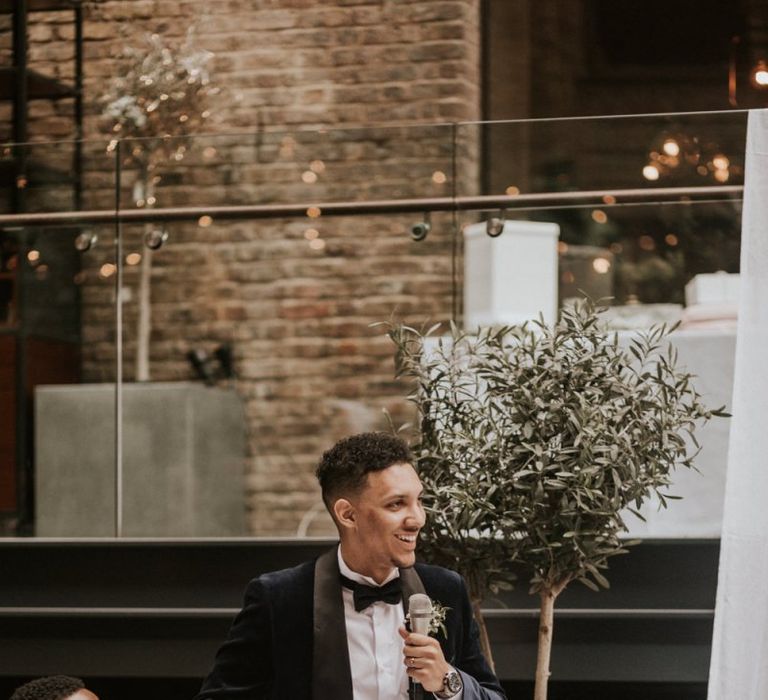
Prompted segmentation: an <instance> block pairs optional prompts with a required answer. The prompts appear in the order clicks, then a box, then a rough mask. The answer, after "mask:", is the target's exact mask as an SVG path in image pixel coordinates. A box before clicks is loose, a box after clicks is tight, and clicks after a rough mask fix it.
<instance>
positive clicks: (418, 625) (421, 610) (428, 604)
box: [408, 593, 432, 634]
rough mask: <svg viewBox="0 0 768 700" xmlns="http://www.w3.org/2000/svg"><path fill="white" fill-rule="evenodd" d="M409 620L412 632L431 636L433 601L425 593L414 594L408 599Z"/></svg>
mask: <svg viewBox="0 0 768 700" xmlns="http://www.w3.org/2000/svg"><path fill="white" fill-rule="evenodd" d="M408 618H409V619H410V621H411V632H416V634H429V621H430V620H431V619H432V601H431V600H430V599H429V596H428V595H425V594H424V593H414V594H413V595H412V596H411V597H410V598H408Z"/></svg>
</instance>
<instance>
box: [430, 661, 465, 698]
mask: <svg viewBox="0 0 768 700" xmlns="http://www.w3.org/2000/svg"><path fill="white" fill-rule="evenodd" d="M462 690H464V683H463V682H462V680H461V674H460V673H459V672H458V671H457V670H456V669H455V668H452V669H451V670H450V671H448V673H446V674H445V676H443V687H442V688H440V690H437V691H435V693H434V695H435V697H436V698H440V700H448V698H452V697H453V696H454V695H457V694H458V693H460V692H461V691H462Z"/></svg>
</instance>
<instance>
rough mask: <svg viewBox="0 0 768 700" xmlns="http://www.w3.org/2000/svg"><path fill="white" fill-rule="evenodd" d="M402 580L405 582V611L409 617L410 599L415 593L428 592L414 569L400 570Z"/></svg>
mask: <svg viewBox="0 0 768 700" xmlns="http://www.w3.org/2000/svg"><path fill="white" fill-rule="evenodd" d="M400 580H401V581H402V582H403V610H404V611H405V614H406V615H407V614H408V602H409V598H410V597H411V596H412V595H413V594H414V593H426V591H425V590H424V584H423V583H422V582H421V578H419V575H418V574H417V573H416V569H414V568H413V567H410V568H408V569H400Z"/></svg>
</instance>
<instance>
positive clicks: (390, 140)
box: [0, 0, 480, 535]
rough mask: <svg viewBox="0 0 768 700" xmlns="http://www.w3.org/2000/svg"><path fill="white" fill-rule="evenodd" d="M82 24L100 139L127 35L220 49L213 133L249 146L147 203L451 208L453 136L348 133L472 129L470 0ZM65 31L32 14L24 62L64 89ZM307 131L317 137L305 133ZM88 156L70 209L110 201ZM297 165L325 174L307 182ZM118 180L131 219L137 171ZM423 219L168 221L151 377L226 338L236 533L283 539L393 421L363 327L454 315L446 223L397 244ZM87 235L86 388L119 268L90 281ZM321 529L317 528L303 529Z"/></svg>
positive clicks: (109, 349)
mask: <svg viewBox="0 0 768 700" xmlns="http://www.w3.org/2000/svg"><path fill="white" fill-rule="evenodd" d="M86 17H87V18H86V22H85V26H84V35H85V45H84V52H85V53H84V55H85V103H86V111H87V116H86V122H85V133H86V137H89V138H96V139H105V138H106V137H105V136H103V135H101V134H100V133H99V132H98V125H97V121H98V120H97V116H98V108H97V106H96V99H97V97H98V95H99V94H100V92H101V90H102V89H103V85H104V82H105V81H106V80H108V79H109V78H110V76H111V75H113V74H114V72H115V71H116V70H118V69H119V68H118V65H117V63H116V61H115V59H114V56H115V55H117V53H118V51H119V49H120V47H121V45H122V44H124V43H125V42H126V41H131V42H137V41H138V39H139V37H140V35H141V33H142V32H144V31H148V32H157V33H159V34H162V35H163V36H167V37H180V36H181V35H182V34H183V33H184V31H185V30H186V28H187V27H188V26H189V25H190V24H191V23H194V22H195V21H197V22H198V24H199V26H200V28H201V31H200V34H199V38H198V41H197V43H198V45H199V46H200V47H201V48H205V49H208V50H210V51H212V52H214V53H215V61H214V66H213V72H214V74H215V80H216V81H217V82H218V83H219V84H220V85H222V86H223V87H224V88H225V90H224V92H223V93H222V95H221V96H220V98H219V99H218V103H217V104H215V105H214V107H213V111H214V117H213V118H212V120H211V123H210V130H211V131H212V132H215V133H220V134H225V133H231V132H233V131H239V132H248V133H249V134H250V135H244V136H241V137H237V138H230V137H223V136H222V137H210V138H204V139H199V140H198V141H196V142H195V143H191V144H190V148H189V152H188V155H187V157H186V158H185V159H184V161H182V162H180V163H173V164H164V165H163V166H161V167H160V168H159V169H158V171H157V174H159V175H160V178H161V180H160V182H159V183H158V185H157V206H173V205H184V204H195V205H200V204H206V203H208V204H235V203H243V202H275V201H278V202H295V201H306V202H316V201H323V200H334V199H335V200H366V199H381V198H390V197H392V198H398V197H418V196H433V195H439V196H444V195H448V194H450V193H451V191H452V189H453V183H452V180H451V176H452V138H453V135H452V129H451V127H449V126H444V127H435V128H432V127H428V128H427V127H425V128H416V127H414V128H408V129H405V128H403V129H394V130H393V129H389V128H382V129H378V130H369V129H366V128H363V129H361V127H369V126H370V125H373V124H378V125H394V124H402V123H409V124H434V123H437V122H455V121H461V120H475V119H478V118H480V78H479V70H480V65H479V64H480V61H479V51H480V50H479V43H480V37H479V2H478V0H428V1H421V2H412V1H408V0H397V1H395V0H335V1H333V2H330V1H325V2H317V1H314V0H313V1H311V2H310V1H305V0H273V1H271V2H267V1H262V2H254V1H252V0H221V1H217V0H207V1H205V2H202V1H196V0H195V1H192V0H190V1H186V2H181V1H179V0H174V1H171V0H152V1H150V0H134V1H131V2H125V1H113V0H104V1H102V2H94V3H91V4H90V5H89V7H88V8H87V13H86ZM126 30H127V33H126ZM68 31H69V29H68V28H67V27H66V26H65V25H63V24H61V18H59V17H58V16H57V17H53V16H50V17H49V16H47V15H46V16H38V17H36V18H35V20H34V23H33V24H32V25H31V27H30V33H31V34H33V35H34V36H33V37H32V38H33V40H34V44H35V61H36V62H37V64H38V65H37V66H36V67H38V68H39V69H41V70H49V69H50V70H49V72H51V73H54V74H61V75H62V76H63V77H66V73H65V71H66V65H68V64H67V61H68V54H67V52H68V51H71V44H69V43H68V42H66V41H63V40H65V39H66V38H67V32H68ZM4 47H5V44H0V51H4V50H5V49H4ZM63 109H64V107H63V106H58V105H53V106H50V105H48V106H39V107H37V106H36V107H35V110H34V112H33V119H32V120H31V123H30V132H31V134H32V135H33V136H34V137H35V138H42V137H43V136H45V135H46V134H48V132H49V131H50V130H49V126H48V125H49V124H52V123H53V124H59V120H60V119H61V117H62V114H60V113H59V110H63ZM319 127H324V128H327V129H328V130H329V132H328V134H327V135H324V136H321V137H316V136H313V135H311V134H309V135H308V134H305V133H304V132H303V131H302V130H304V129H307V128H319ZM56 128H58V126H57V127H56ZM61 128H62V129H63V126H62V127H61ZM340 128H344V129H345V131H344V132H343V133H340V132H339V131H338V129H340ZM62 135H64V134H62ZM475 136H476V134H475V133H474V131H473V130H465V133H464V134H463V135H462V138H461V149H462V150H461V158H462V168H461V170H460V173H459V177H460V189H461V190H462V191H464V192H467V191H470V190H472V189H473V188H474V182H475V180H476V177H477V162H476V161H477V139H476V138H475ZM104 145H105V142H102V143H98V144H95V145H90V146H88V147H87V148H86V153H87V157H86V176H85V183H86V189H85V206H86V207H108V206H111V205H112V202H113V198H114V195H113V193H112V189H111V188H112V185H113V172H112V171H113V163H112V156H110V155H107V154H106V153H105V152H104ZM206 147H208V150H207V151H206V150H205V149H206ZM211 147H213V148H214V149H215V152H214V153H213V155H212V154H211V150H210V148H211ZM313 160H322V161H323V164H324V166H325V169H324V170H323V171H322V172H321V173H319V174H318V180H317V182H315V183H305V182H303V181H302V179H301V176H302V173H303V172H305V171H307V169H308V166H309V163H310V162H311V161H313ZM443 176H444V177H443ZM122 178H123V183H124V189H125V192H124V196H123V202H124V205H125V206H131V196H130V188H131V186H132V182H133V179H134V178H135V173H134V172H132V171H131V170H130V169H129V170H127V171H125V172H123V173H122ZM443 179H444V180H445V181H443ZM419 218H420V216H418V215H417V216H403V215H397V216H377V217H348V218H335V219H329V218H325V217H320V218H319V219H309V218H307V219H302V220H269V221H244V222H231V223H224V222H213V224H212V225H211V226H207V227H200V226H197V225H196V224H174V225H169V227H168V230H169V233H170V236H171V239H170V241H169V243H168V245H167V246H166V247H165V248H163V249H162V250H160V251H159V252H157V253H156V254H154V258H153V269H152V314H153V330H152V345H151V369H152V378H153V379H156V380H179V379H187V378H189V377H190V376H191V375H190V369H189V367H188V365H187V362H186V360H185V357H184V355H185V353H186V351H187V350H189V349H190V348H194V347H204V348H205V349H207V350H209V351H210V350H212V349H213V348H214V347H215V346H216V345H218V344H220V343H222V342H231V343H232V344H233V346H234V348H235V356H236V368H237V371H238V379H237V381H236V383H235V385H236V387H237V389H238V391H239V393H240V394H241V396H242V397H243V399H244V401H245V411H246V416H247V419H248V426H249V454H248V456H247V463H246V466H245V470H246V488H247V497H248V508H249V513H250V524H251V528H252V532H253V533H255V534H262V535H275V534H293V533H294V532H295V531H296V528H297V526H298V524H299V522H300V520H301V518H302V515H303V514H304V513H305V512H306V511H307V510H308V509H310V508H311V507H312V506H314V505H316V504H317V503H318V502H319V495H318V490H317V487H316V485H315V480H314V476H313V473H312V468H313V466H314V464H315V463H316V461H317V459H318V457H319V455H320V453H321V451H322V450H323V449H325V448H327V447H328V446H329V445H330V444H331V443H332V442H333V441H334V440H335V439H337V438H339V437H341V436H343V435H345V434H348V433H350V432H355V431H359V430H363V429H370V428H386V425H387V424H386V420H385V418H384V416H383V414H382V411H381V409H382V408H388V409H389V410H390V411H391V412H392V413H393V416H394V419H395V422H400V421H402V420H405V419H406V418H407V417H408V416H409V410H408V408H407V407H406V406H405V404H404V401H403V396H404V393H405V387H403V385H402V384H398V383H396V382H394V380H393V363H392V348H391V345H390V344H389V341H388V340H386V339H385V338H384V336H383V330H382V329H372V328H370V327H369V324H370V323H371V322H374V321H380V320H387V319H388V318H390V317H391V316H392V315H393V314H395V315H396V316H397V317H398V318H402V319H404V320H407V321H410V322H413V323H421V322H423V321H427V320H431V321H440V320H445V319H447V318H449V317H450V315H451V308H452V303H453V299H452V293H453V289H452V284H451V268H452V261H451V251H452V237H453V235H454V232H453V229H452V221H451V217H450V216H449V215H435V216H433V219H432V224H433V231H432V233H431V234H430V236H429V237H428V239H427V240H426V241H424V242H422V243H414V242H412V241H411V240H410V237H409V235H408V230H409V227H410V225H411V224H412V223H413V222H414V221H416V220H418V219H419ZM307 229H316V230H317V232H318V234H319V236H318V238H319V240H322V241H323V242H324V244H325V247H324V248H322V249H316V248H312V247H311V246H310V241H309V240H308V239H307V236H308V235H309V236H311V235H313V234H307V233H306V232H307ZM143 232H144V229H143V227H126V228H125V241H126V245H125V249H126V250H125V252H126V253H129V252H139V251H141V247H140V239H141V236H142V235H143ZM98 233H99V236H100V244H99V246H97V247H96V248H95V249H94V250H93V251H90V252H88V253H85V254H84V258H83V259H84V267H85V279H84V282H83V285H82V300H83V337H84V363H85V365H84V373H85V378H86V379H87V380H94V381H103V380H109V379H111V378H112V377H113V368H114V348H115V346H114V341H115V328H114V306H113V302H114V293H113V284H114V277H109V278H107V279H103V278H101V277H100V276H99V269H100V268H101V266H102V265H103V264H105V263H108V262H113V261H114V260H113V250H112V246H111V243H112V241H113V231H112V230H110V228H109V227H104V228H103V229H101V230H99V231H98ZM315 245H317V244H315ZM137 278H138V268H137V267H126V270H125V285H126V287H128V288H129V289H130V290H131V292H132V299H130V300H128V301H126V303H125V305H124V312H125V342H126V349H125V355H124V357H125V367H126V375H127V377H128V379H130V378H131V377H132V376H133V368H132V359H133V353H134V347H135V322H136V315H137V309H136V304H135V297H136V286H137ZM126 449H130V445H128V446H126ZM328 527H329V523H328V520H327V519H324V518H323V517H322V516H320V517H319V518H318V519H317V520H316V522H315V525H314V526H313V527H310V530H309V531H310V533H313V532H320V531H327V529H328ZM201 534H205V533H201Z"/></svg>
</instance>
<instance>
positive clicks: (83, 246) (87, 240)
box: [75, 231, 99, 253]
mask: <svg viewBox="0 0 768 700" xmlns="http://www.w3.org/2000/svg"><path fill="white" fill-rule="evenodd" d="M98 240H99V237H98V236H97V235H96V234H95V233H94V232H93V231H83V232H82V233H79V234H78V235H77V237H76V238H75V250H79V251H80V252H81V253H85V252H86V251H87V250H90V249H91V248H93V246H95V245H96V241H98Z"/></svg>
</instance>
